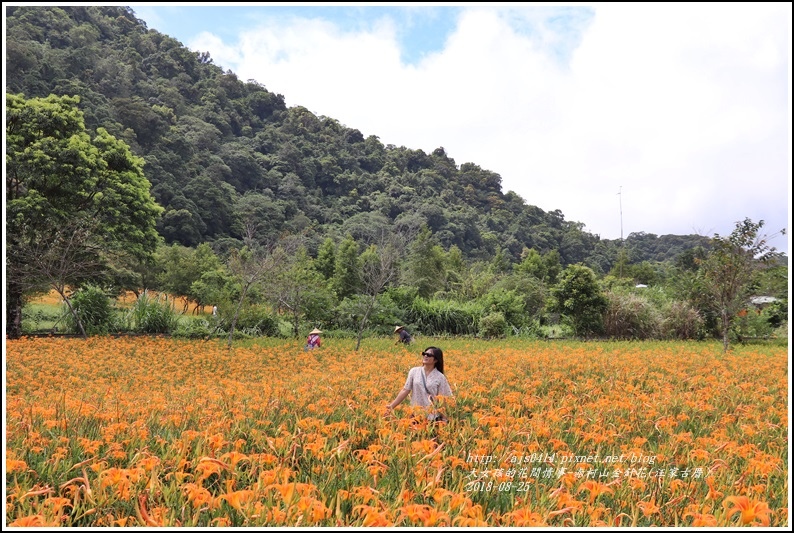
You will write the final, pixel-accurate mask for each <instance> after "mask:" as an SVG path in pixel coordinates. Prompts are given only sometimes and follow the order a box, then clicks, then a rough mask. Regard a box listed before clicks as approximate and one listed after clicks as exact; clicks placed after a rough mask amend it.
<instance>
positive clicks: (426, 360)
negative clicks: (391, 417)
mask: <svg viewBox="0 0 794 533" xmlns="http://www.w3.org/2000/svg"><path fill="white" fill-rule="evenodd" d="M409 394H410V395H411V405H414V406H417V405H418V406H421V407H429V406H431V405H433V404H434V403H435V399H436V396H452V389H450V387H449V382H448V381H447V377H446V376H445V375H444V352H442V351H441V348H436V347H435V346H430V347H428V348H425V349H424V350H423V351H422V366H415V367H414V368H412V369H411V370H410V371H409V372H408V379H406V380H405V385H404V386H403V389H402V390H401V391H400V392H399V394H397V397H396V398H395V399H394V401H392V402H391V403H390V404H389V405H387V406H386V409H387V412H389V413H390V412H391V411H392V410H393V409H394V408H395V407H397V406H398V405H400V404H401V403H402V401H403V400H405V398H407V397H408V395H409ZM434 415H436V413H433V414H431V415H430V417H433V416H434ZM433 419H434V420H435V418H433Z"/></svg>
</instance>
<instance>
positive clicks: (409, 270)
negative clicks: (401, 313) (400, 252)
mask: <svg viewBox="0 0 794 533" xmlns="http://www.w3.org/2000/svg"><path fill="white" fill-rule="evenodd" d="M446 273H447V268H446V254H445V253H444V250H443V249H442V248H441V246H439V245H437V244H435V242H434V240H433V235H432V233H431V232H430V229H429V228H427V227H426V226H425V227H424V228H422V230H421V231H420V232H419V234H418V235H417V237H416V239H415V240H414V241H413V243H412V244H411V246H410V249H409V254H408V260H407V264H406V269H405V272H404V274H403V283H405V284H406V285H411V286H413V287H416V288H417V289H419V296H421V297H422V298H430V297H431V296H433V294H435V293H436V292H437V291H439V290H443V289H444V285H445V283H446Z"/></svg>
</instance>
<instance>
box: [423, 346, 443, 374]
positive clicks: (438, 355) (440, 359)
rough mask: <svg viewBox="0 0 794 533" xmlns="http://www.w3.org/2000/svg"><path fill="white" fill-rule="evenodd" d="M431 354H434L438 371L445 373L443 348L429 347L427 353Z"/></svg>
mask: <svg viewBox="0 0 794 533" xmlns="http://www.w3.org/2000/svg"><path fill="white" fill-rule="evenodd" d="M428 351H429V352H430V353H432V354H433V358H434V359H435V360H436V369H437V370H438V371H439V372H441V373H442V374H443V373H444V352H442V351H441V348H436V347H435V346H429V347H427V348H425V352H428Z"/></svg>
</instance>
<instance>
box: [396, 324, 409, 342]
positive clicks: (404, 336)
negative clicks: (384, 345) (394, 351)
mask: <svg viewBox="0 0 794 533" xmlns="http://www.w3.org/2000/svg"><path fill="white" fill-rule="evenodd" d="M394 333H396V334H397V335H398V337H397V342H395V343H394V344H400V343H403V344H411V343H412V342H414V338H413V337H411V334H410V333H408V332H407V331H406V330H405V328H404V327H402V326H397V327H396V328H394Z"/></svg>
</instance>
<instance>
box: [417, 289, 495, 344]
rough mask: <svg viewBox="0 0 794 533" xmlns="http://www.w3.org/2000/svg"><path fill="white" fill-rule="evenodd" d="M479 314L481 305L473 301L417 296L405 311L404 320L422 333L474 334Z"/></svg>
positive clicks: (480, 314) (480, 313)
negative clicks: (428, 298)
mask: <svg viewBox="0 0 794 533" xmlns="http://www.w3.org/2000/svg"><path fill="white" fill-rule="evenodd" d="M481 316H482V306H480V305H479V304H477V303H475V302H455V301H448V300H425V299H424V298H420V297H417V298H415V299H414V301H413V303H412V304H411V307H410V309H409V310H408V313H406V322H407V323H408V324H409V326H410V327H413V328H414V330H415V331H416V332H421V333H422V334H424V335H474V334H476V332H477V327H478V324H479V320H480V317H481ZM410 327H409V329H410Z"/></svg>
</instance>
